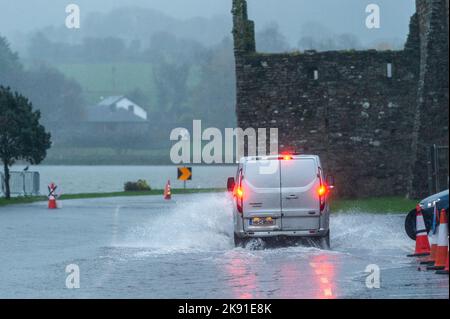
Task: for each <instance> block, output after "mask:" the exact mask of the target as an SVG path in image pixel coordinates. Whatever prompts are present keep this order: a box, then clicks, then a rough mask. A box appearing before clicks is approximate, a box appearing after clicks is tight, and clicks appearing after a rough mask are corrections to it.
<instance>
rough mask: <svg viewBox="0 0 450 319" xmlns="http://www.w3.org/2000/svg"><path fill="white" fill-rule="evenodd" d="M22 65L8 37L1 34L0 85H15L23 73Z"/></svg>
mask: <svg viewBox="0 0 450 319" xmlns="http://www.w3.org/2000/svg"><path fill="white" fill-rule="evenodd" d="M22 71H23V68H22V65H21V63H20V61H19V56H18V55H17V53H15V52H13V51H12V50H11V48H10V45H9V43H8V41H7V40H6V38H4V37H1V36H0V85H2V84H3V85H7V84H9V85H15V84H17V83H18V82H19V79H20V77H21V75H22Z"/></svg>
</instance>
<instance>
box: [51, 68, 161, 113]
mask: <svg viewBox="0 0 450 319" xmlns="http://www.w3.org/2000/svg"><path fill="white" fill-rule="evenodd" d="M55 67H56V68H57V69H58V70H60V71H61V72H62V73H64V74H65V75H66V76H67V77H69V78H72V79H74V80H75V81H77V82H78V83H79V84H80V85H81V87H82V88H83V90H84V94H85V97H86V99H87V102H88V103H89V104H95V103H97V102H98V101H100V98H101V97H102V96H103V97H106V96H109V95H122V94H126V93H128V92H131V91H133V90H135V89H139V90H141V91H142V92H143V93H144V94H145V95H146V96H147V98H148V100H149V101H150V104H151V105H155V104H156V103H157V101H156V98H155V96H156V93H155V85H154V80H153V68H152V65H151V64H150V63H104V64H85V63H83V64H59V65H55Z"/></svg>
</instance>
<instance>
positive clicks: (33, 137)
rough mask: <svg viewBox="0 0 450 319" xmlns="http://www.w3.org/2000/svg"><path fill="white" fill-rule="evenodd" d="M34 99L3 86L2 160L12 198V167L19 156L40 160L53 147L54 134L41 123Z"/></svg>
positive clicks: (0, 105)
mask: <svg viewBox="0 0 450 319" xmlns="http://www.w3.org/2000/svg"><path fill="white" fill-rule="evenodd" d="M40 117H41V114H40V112H39V111H33V106H32V104H31V102H30V101H29V100H28V99H27V98H25V97H24V96H22V95H20V94H19V93H17V92H15V93H13V92H12V91H11V89H9V88H5V87H3V86H0V160H1V161H2V163H3V167H4V172H5V197H6V198H7V199H10V198H11V191H10V185H9V182H10V172H9V168H10V166H11V165H13V164H14V163H15V161H17V160H24V161H27V162H29V163H30V164H39V163H40V162H42V161H43V160H44V159H45V157H46V156H47V150H48V149H49V148H50V147H51V140H50V138H51V136H50V134H49V133H47V132H46V131H45V128H44V127H43V126H42V125H41V124H40V123H39V121H40Z"/></svg>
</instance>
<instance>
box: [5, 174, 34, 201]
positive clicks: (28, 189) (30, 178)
mask: <svg viewBox="0 0 450 319" xmlns="http://www.w3.org/2000/svg"><path fill="white" fill-rule="evenodd" d="M10 175H11V178H10V181H9V186H10V190H11V195H23V196H31V195H39V192H40V189H39V188H40V175H39V173H38V172H11V173H10ZM0 183H1V192H2V194H5V176H4V174H3V173H0Z"/></svg>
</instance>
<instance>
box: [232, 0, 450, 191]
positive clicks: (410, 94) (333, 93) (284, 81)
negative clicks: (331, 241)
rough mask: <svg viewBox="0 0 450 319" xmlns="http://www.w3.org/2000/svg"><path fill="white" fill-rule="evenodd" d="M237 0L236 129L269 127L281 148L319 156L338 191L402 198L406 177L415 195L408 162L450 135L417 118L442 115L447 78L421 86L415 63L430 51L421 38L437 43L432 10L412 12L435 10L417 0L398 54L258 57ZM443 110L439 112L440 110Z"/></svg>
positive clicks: (417, 171)
mask: <svg viewBox="0 0 450 319" xmlns="http://www.w3.org/2000/svg"><path fill="white" fill-rule="evenodd" d="M433 1H435V0H433ZM245 2H246V1H245V0H234V3H233V8H234V9H233V14H234V32H233V33H234V36H235V57H236V76H237V107H236V112H237V117H238V125H239V127H242V128H247V127H254V128H264V127H266V128H268V127H277V128H278V129H279V142H280V150H281V151H294V152H301V153H313V154H318V155H320V156H321V158H322V161H323V163H324V168H325V170H327V171H328V172H332V173H333V175H334V176H335V178H336V186H337V192H338V194H339V195H341V196H344V197H359V196H382V195H405V194H406V193H407V191H408V189H407V188H408V181H409V182H410V183H409V184H411V185H414V194H415V195H418V194H420V195H421V193H423V192H424V191H426V184H425V185H423V184H422V183H418V182H417V180H418V178H417V177H419V176H420V177H421V176H422V174H423V173H426V167H419V165H414V163H415V162H416V160H417V161H422V155H423V154H424V153H425V152H424V151H423V147H419V145H425V144H427V143H431V142H435V141H439V143H445V142H447V143H448V134H445V135H446V136H447V140H445V138H443V136H444V133H443V131H441V130H440V131H435V130H434V128H430V127H429V126H428V125H423V124H422V119H425V120H426V121H427V122H428V121H432V123H436V124H437V123H442V122H443V121H444V120H445V116H446V118H447V120H448V108H447V107H445V108H444V106H443V103H444V102H445V99H447V101H448V75H447V82H445V79H444V78H445V76H443V75H441V76H440V77H439V80H435V81H433V84H430V86H427V85H423V84H422V82H420V78H421V77H426V75H425V74H427V72H425V71H424V70H428V69H430V68H431V64H430V63H425V65H424V63H421V62H422V61H423V57H422V55H423V54H424V52H427V51H429V50H428V48H427V45H426V44H424V42H427V43H434V41H435V39H434V38H433V37H432V36H431V35H432V34H434V33H435V32H431V31H429V27H430V26H429V25H427V24H426V22H425V21H429V20H430V18H429V16H430V13H427V14H422V13H421V12H420V9H422V10H424V11H428V10H429V11H430V12H434V11H435V10H434V9H433V8H432V7H430V6H427V5H426V4H425V1H421V0H420V1H418V14H416V15H414V16H413V17H412V19H411V25H410V28H411V33H410V35H409V37H408V41H407V43H406V45H405V50H402V51H395V52H394V51H384V52H378V51H375V50H369V51H344V52H341V51H340V52H315V51H307V52H304V53H298V54H296V53H292V54H261V53H257V52H255V45H254V30H253V29H252V28H254V24H253V22H252V21H249V20H248V18H247V12H246V3H245ZM422 2H423V3H422ZM441 2H442V3H444V2H445V1H444V0H439V1H436V3H441ZM447 18H448V16H446V17H445V20H446V21H447ZM426 25H427V27H425V26H426ZM424 28H426V29H427V30H428V31H427V32H424ZM435 28H436V27H435ZM445 28H448V25H445ZM441 31H442V30H441V29H439V31H438V32H441ZM436 32H437V31H436ZM444 34H445V32H444ZM446 34H448V29H447V33H446ZM424 37H425V38H426V39H427V41H426V40H424V39H423V38H424ZM440 40H442V38H441V39H440ZM443 51H444V47H440V49H439V52H436V54H435V55H434V57H435V58H436V59H438V60H439V59H442V58H443V54H444V52H443ZM447 52H448V42H447ZM445 57H446V58H447V57H448V55H446V56H445ZM427 61H431V59H428V60H427ZM433 61H434V60H433ZM441 62H442V61H441ZM447 70H448V64H447ZM435 72H438V73H439V72H440V71H439V70H435ZM429 76H431V74H429ZM427 81H429V80H427ZM437 81H439V84H437V83H436V82H437ZM421 85H422V87H420V86H421ZM445 87H446V88H447V91H446V92H447V93H446V94H447V95H445V93H444V89H445ZM421 95H424V96H427V98H424V99H425V100H426V99H428V101H427V102H424V104H422V105H420V104H418V103H417V101H418V100H419V96H421ZM431 100H433V102H432V101H431ZM445 105H446V104H445ZM427 108H430V110H431V112H429V111H426V110H425V109H427ZM435 108H436V109H435ZM442 111H443V112H444V113H446V115H445V114H444V115H443V116H441V115H439V113H440V112H442ZM422 113H424V114H425V115H423V116H418V114H420V115H422ZM414 127H416V128H417V129H416V131H417V132H418V134H417V135H414V134H412V132H413V130H414ZM442 129H443V130H444V129H445V128H442ZM447 132H448V127H447ZM414 145H417V146H418V147H417V148H416V149H417V151H415V150H414ZM415 154H417V156H415ZM421 164H422V166H424V164H425V162H421ZM412 177H416V179H413V178H412ZM413 180H414V183H413V182H412V181H413ZM418 196H419V195H418Z"/></svg>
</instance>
